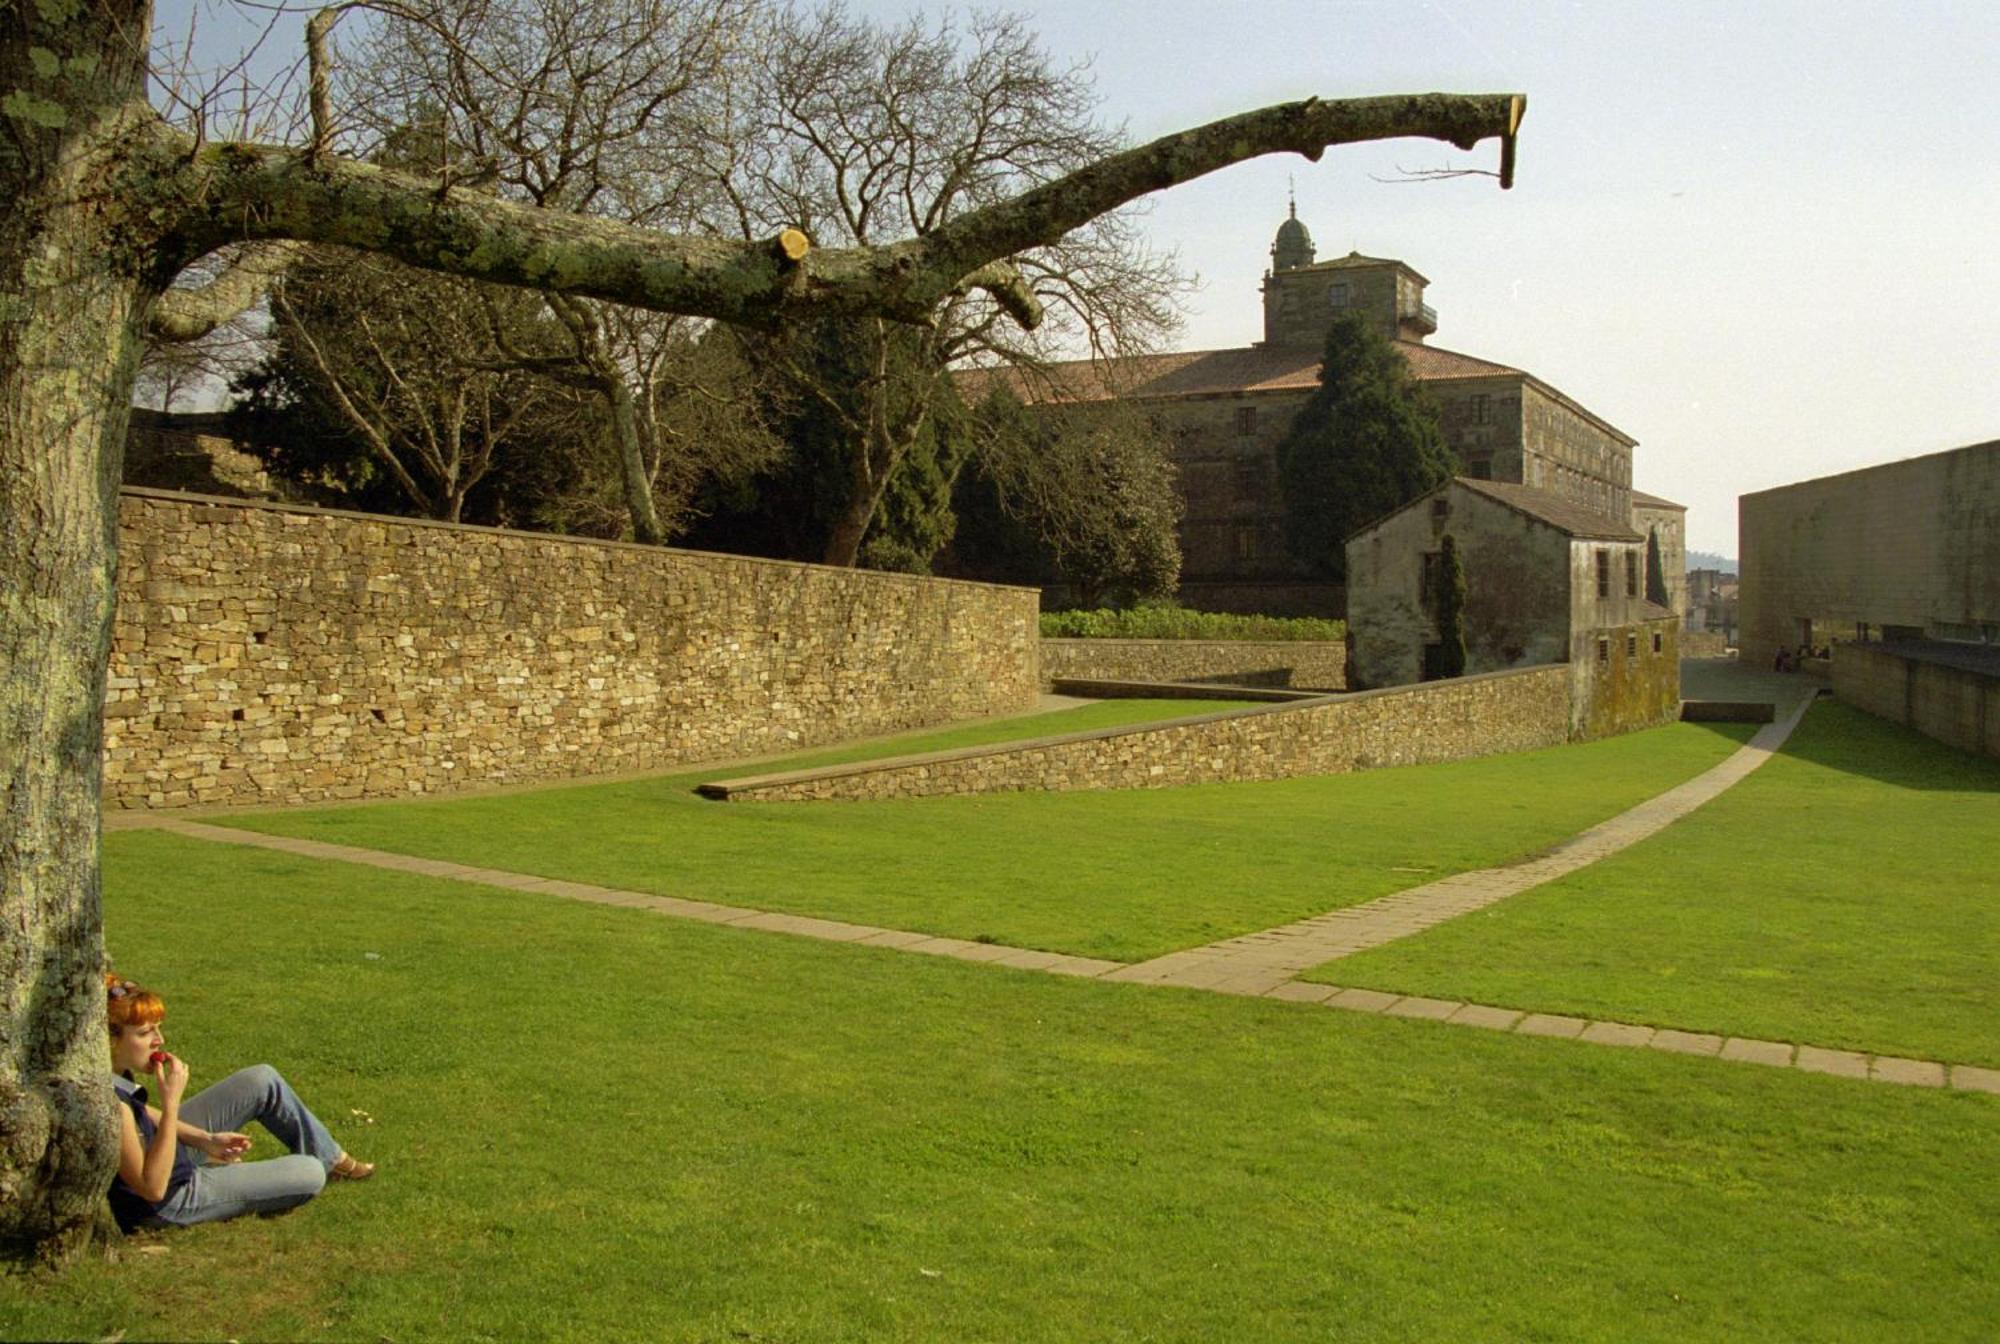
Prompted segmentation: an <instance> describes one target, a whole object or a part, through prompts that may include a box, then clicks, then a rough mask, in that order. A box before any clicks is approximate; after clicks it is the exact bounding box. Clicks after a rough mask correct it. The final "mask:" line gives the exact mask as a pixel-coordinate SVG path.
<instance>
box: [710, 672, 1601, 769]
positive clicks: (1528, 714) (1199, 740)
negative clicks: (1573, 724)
mask: <svg viewBox="0 0 2000 1344" xmlns="http://www.w3.org/2000/svg"><path fill="white" fill-rule="evenodd" d="M1568 683H1569V677H1568V672H1567V669H1565V668H1562V667H1536V668H1525V669H1522V670H1519V671H1514V672H1502V673H1496V674H1493V675H1490V676H1484V677H1462V678H1457V679H1454V680H1451V681H1433V682H1426V683H1424V684H1423V685H1420V686H1399V687H1395V688H1393V689H1391V690H1386V691H1368V692H1362V693H1359V694H1356V695H1348V696H1341V697H1338V698H1335V699H1329V700H1312V701H1306V702H1303V703H1301V704H1297V705H1279V706H1273V707H1271V708H1269V709H1239V710H1233V711H1230V712H1227V713H1223V714H1211V715H1204V716H1201V717H1198V718H1193V719H1183V720H1178V721H1176V722H1172V723H1166V724H1154V725H1147V726H1143V727H1136V728H1114V729H1105V730H1102V731H1099V732H1094V733H1078V734H1072V735H1069V736H1065V737H1060V738H1044V739H1040V740H1038V741H1032V742H1022V743H1014V744H1008V745H1005V746H998V747H977V748H970V749H967V750H963V751H953V752H938V753H934V754H931V755H927V756H912V757H904V758H902V759H901V760H892V761H877V762H872V763H867V764H861V765H853V766H833V767H829V768H826V769H822V770H811V771H801V772H797V773H794V774H787V775H770V776H763V777H753V778H745V779H738V780H727V781H717V782H716V783H714V784H709V785H703V786H702V791H703V792H704V793H708V794H710V795H711V796H716V797H726V798H729V799H731V800H734V801H753V802H803V801H811V800H819V799H869V798H912V797H920V796H930V795H936V794H964V793H1004V792H1014V791H1021V790H1044V791H1067V790H1079V789H1138V788H1146V789H1158V788H1171V787H1175V786H1178V785H1183V784H1205V783H1216V782H1221V781H1229V780H1251V779H1288V778H1293V777H1296V776H1301V775H1330V774H1345V773H1347V772H1349V771H1353V770H1366V769H1372V768H1375V767H1379V766H1390V765H1421V764H1425V763H1429V762H1434V761H1451V760H1462V759H1465V758H1467V757H1472V756H1486V755H1492V754H1495V753H1498V752H1506V751H1527V750H1531V749H1533V748H1536V747H1547V746H1554V745H1557V744H1559V743H1562V742H1565V741H1567V740H1568V738H1569V720H1570V710H1569V693H1568Z"/></svg>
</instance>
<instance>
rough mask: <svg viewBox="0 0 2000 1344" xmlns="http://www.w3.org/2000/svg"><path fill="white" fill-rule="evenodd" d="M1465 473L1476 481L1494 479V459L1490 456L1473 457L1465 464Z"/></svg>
mask: <svg viewBox="0 0 2000 1344" xmlns="http://www.w3.org/2000/svg"><path fill="white" fill-rule="evenodd" d="M1465 474H1466V475H1468V476H1470V477H1471V478H1472V479H1473V480H1475V481H1490V480H1492V479H1493V459H1492V458H1490V457H1475V458H1473V459H1472V460H1471V461H1470V462H1468V463H1466V464H1465Z"/></svg>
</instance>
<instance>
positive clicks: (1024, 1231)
mask: <svg viewBox="0 0 2000 1344" xmlns="http://www.w3.org/2000/svg"><path fill="white" fill-rule="evenodd" d="M108 857H109V864H108V869H107V879H108V881H107V890H106V916H107V927H108V931H109V936H110V940H111V945H112V947H113V950H114V951H115V952H116V953H117V955H118V963H117V964H118V965H119V966H120V967H121V968H122V969H123V970H125V971H127V972H128V973H131V974H134V975H136V976H138V977H140V978H141V979H143V980H146V981H147V982H149V983H154V984H156V985H158V987H159V988H161V989H162V990H163V991H164V992H165V993H166V995H167V998H168V1003H169V1006H170V1015H169V1018H168V1024H167V1025H168V1032H169V1039H170V1040H171V1042H172V1043H173V1045H174V1047H175V1049H176V1050H177V1051H178V1052H180V1053H182V1054H184V1055H185V1056H186V1057H187V1058H188V1059H189V1060H190V1061H191V1063H192V1066H193V1068H194V1070H195V1072H196V1082H197V1085H199V1084H200V1083H201V1082H203V1081H205V1080H210V1079H213V1078H214V1077H216V1076H218V1075H219V1073H220V1072H222V1071H223V1070H225V1069H226V1068H229V1067H233V1066H235V1065H237V1064H241V1063H246V1062H249V1061H252V1060H257V1059H269V1060H271V1061H273V1062H276V1063H278V1064H280V1066H281V1067H283V1068H284V1069H285V1071H286V1072H287V1073H288V1075H289V1076H291V1078H292V1079H293V1081H294V1082H295V1083H296V1084H297V1085H298V1086H299V1088H300V1090H301V1091H302V1093H303V1094H304V1095H305V1096H306V1098H307V1099H308V1100H309V1101H310V1102H312V1103H313V1104H314V1105H315V1106H316V1107H318V1109H319V1110H320V1112H321V1114H322V1115H323V1116H324V1117H325V1118H327V1119H328V1120H330V1121H332V1122H334V1127H335V1132H336V1133H337V1134H338V1135H339V1136H340V1137H341V1138H342V1139H343V1141H344V1142H346V1143H348V1144H350V1145H351V1146H352V1147H353V1148H354V1149H355V1151H357V1152H359V1153H361V1154H363V1155H364V1156H367V1157H371V1158H374V1159H377V1160H379V1161H380V1162H381V1163H382V1174H381V1175H380V1176H378V1177H377V1179H376V1180H375V1181H374V1182H373V1183H371V1184H370V1185H366V1186H360V1187H342V1188H336V1189H333V1190H330V1191H329V1192H328V1193H327V1194H325V1195H324V1196H322V1197H321V1198H320V1199H319V1200H317V1201H315V1202H314V1203H313V1204H311V1205H308V1206H307V1207H306V1208H304V1209H302V1210H300V1211H298V1212H296V1213H294V1214H292V1215H289V1216H287V1217H283V1218H279V1219H275V1220H269V1221H261V1220H256V1219H249V1220H244V1221H241V1222H236V1223H230V1224H225V1225H220V1226H215V1227H209V1228H203V1229H198V1230H194V1231H191V1232H182V1233H170V1234H165V1235H163V1236H159V1237H156V1238H152V1239H150V1240H149V1242H148V1243H147V1244H148V1245H149V1246H151V1247H157V1248H161V1249H160V1250H159V1251H158V1253H155V1254H144V1253H140V1254H128V1255H127V1256H126V1257H125V1258H124V1260H123V1261H122V1263H120V1264H117V1265H105V1264H103V1263H92V1264H87V1265H85V1266H83V1267H81V1268H79V1269H77V1270H75V1271H73V1272H71V1273H70V1274H69V1275H67V1276H66V1277H65V1278H63V1279H61V1280H59V1281H56V1282H47V1281H30V1280H22V1279H19V1278H10V1279H6V1280H0V1330H4V1332H5V1333H6V1334H7V1335H9V1336H10V1337H16V1338H20V1337H33V1338H44V1337H80V1338H107V1337H116V1336H117V1335H119V1334H120V1332H122V1337H123V1338H126V1339H131V1340H139V1339H152V1338H160V1337H172V1338H197V1339H201V1338H205V1339H216V1338H224V1337H229V1338H244V1339H268V1338H296V1339H378V1338H389V1339H397V1340H420V1339H428V1338H450V1339H524V1338H548V1339H578V1340H584V1339H600V1338H625V1339H636V1338H646V1339H662V1340H812V1341H847V1340H856V1341H860V1340H866V1341H896V1340H925V1341H928V1340H940V1339H950V1340H965V1341H978V1340H996V1341H998V1340H1004V1341H1009V1342H1010V1344H1011V1342H1012V1341H1037V1340H1062V1341H1067V1340H1075V1339H1092V1340H1112V1341H1117V1340H1139V1339H1151V1340H1217V1341H1240V1340H1260V1341H1264V1340H1270V1341H1283V1340H1327V1339H1339V1340H1350V1341H1375V1340H1385V1341H1386V1340H1419V1339H1426V1340H1428V1339H1495V1340H1499V1339H1510V1340H1521V1339H1536V1340H1585V1339H1607V1340H1608V1339H1616V1340H1620V1341H1648V1340H1661V1341H1675V1342H1676V1344H1685V1342H1686V1341H1698V1340H1709V1339H1714V1340H1734V1339H1779V1338H1785V1339H1813V1340H1827V1341H1839V1340H1857V1341H1859V1340H1869V1341H1873V1340H1881V1339H1897V1340H1908V1341H1917V1340H1940V1341H1942V1340H1966V1341H1971V1340H1980V1339H1985V1338H1989V1337H1990V1332H1991V1327H1992V1322H1993V1321H1994V1320H1995V1319H1996V1317H2000V1287H1996V1281H1995V1279H1994V1277H1993V1276H1992V1274H1991V1273H1990V1267H1991V1266H1992V1265H1993V1264H1994V1263H1996V1262H2000V1182H1996V1181H1995V1180H1994V1178H1993V1175H1992V1172H1991V1170H1990V1162H1989V1161H1988V1156H1989V1154H1990V1152H1991V1144H1992V1136H1993V1131H1994V1125H1995V1123H1996V1119H2000V1106H1997V1105H1996V1104H1995V1099H1994V1098H1991V1097H1985V1096H1975V1095H1968V1094H1963V1093H1959V1094H1946V1093H1937V1092H1930V1091H1924V1090H1919V1089H1906V1088H1891V1087H1883V1086H1874V1085H1867V1084H1857V1083H1851V1082H1844V1081H1840V1080H1834V1079H1827V1078H1816V1077H1811V1076H1806V1075H1798V1074H1791V1073H1778V1072H1775V1071H1770V1070H1764V1069H1757V1068H1752V1067H1748V1066H1733V1065H1728V1064H1723V1063H1721V1062H1718V1061H1710V1060H1694V1059H1687V1058H1682V1057H1673V1056H1665V1055H1660V1054H1656V1053H1654V1052H1650V1051H1622V1050H1608V1049H1602V1048H1593V1047H1587V1046H1582V1045H1578V1044H1575V1043H1570V1042H1554V1041H1545V1040H1534V1039H1525V1038H1517V1037H1502V1036H1495V1035H1489V1034H1487V1033H1483V1032H1477V1031H1469V1030H1466V1029H1463V1028H1451V1027H1442V1026H1439V1025H1436V1024H1432V1023H1419V1022H1407V1021H1400V1020H1386V1019H1376V1018H1367V1017H1361V1016H1356V1015H1351V1014H1343V1013H1337V1012H1332V1011H1329V1010H1325V1009H1313V1008H1301V1007H1298V1006H1295V1005H1287V1004H1280V1003H1274V1002H1271V1001H1265V1000H1243V999H1236V998H1231V997H1226V996H1220V995H1206V994H1198V993H1191V992H1183V991H1162V990H1152V989H1145V988H1140V987H1136V986H1118V985H1100V984H1095V983H1088V982H1077V981H1067V980H1062V979H1058V978H1055V977H1042V976H1035V975H1032V974H1030V973H1025V972H1013V971H1007V970H1003V969H1000V968H995V967H991V966H973V965H967V964H963V963H954V962H945V961H938V960H933V959H929V958H922V957H915V956H911V955H908V954H898V953H894V952H889V951H885V950H880V949H870V948H857V947H851V946H835V945H829V944H819V943H812V942H807V941H803V940H794V939H788V938H784V937H781V936H777V935H768V934H757V933H752V932H748V931H740V930H729V929H718V928H714V927H711V926H706V925H697V924H687V923H677V922H674V921H669V920H664V919H660V918H657V917H653V916H648V915H646V914H643V913H641V912H635V911H629V910H616V909H605V908H601V907H591V906H581V905H575V904H570V903H566V902H562V901H558V900H552V899H547V898H536V897H532V896H528V895H524V894H519V893H511V892H502V891H492V892H479V891H476V890H473V889H469V888H467V887H465V886H463V885H459V884H451V883H443V882H436V881H430V880H426V879H422V878H416V877H404V876H400V875H392V874H386V873H382V872H378V871H375V870H369V869H360V868H353V867H347V866H343V865H338V864H321V863H314V862H311V861H308V860H303V859H295V858H291V857H289V856H282V855H275V854H269V853H259V852H254V851H244V850H239V849H235V848H232V847H228V846H212V847H211V846H203V845H200V844H197V843H194V842H186V841H179V840H176V839H173V838H170V837H166V836H159V835H145V834H125V835H117V836H114V837H112V838H111V840H110V842H109V855H108ZM370 953H373V954H374V959H369V957H368V954H370ZM355 1108H361V1109H365V1110H367V1111H368V1112H369V1113H370V1114H371V1115H372V1116H373V1118H374V1120H375V1122H376V1123H375V1124H373V1125H372V1126H365V1127H364V1126H361V1125H359V1124H358V1123H357V1121H356V1117H354V1116H353V1115H352V1113H351V1112H352V1111H353V1110H354V1109H355Z"/></svg>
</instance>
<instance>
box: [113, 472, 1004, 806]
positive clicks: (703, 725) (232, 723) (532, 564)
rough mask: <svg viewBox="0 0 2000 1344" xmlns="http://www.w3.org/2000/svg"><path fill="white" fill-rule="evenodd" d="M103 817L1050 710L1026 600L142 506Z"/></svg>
mask: <svg viewBox="0 0 2000 1344" xmlns="http://www.w3.org/2000/svg"><path fill="white" fill-rule="evenodd" d="M119 534H120V548H121V550H120V563H119V575H118V592H119V605H118V617H117V626H116V631H115V644H114V649H113V653H112V659H111V680H110V689H109V694H108V696H107V699H106V706H105V714H106V721H105V782H104V793H105V800H106V802H107V803H108V804H109V805H111V806H115V807H175V806H181V805H185V804H190V803H203V804H248V803H261V802H305V801H319V800H327V799H339V798H359V797H370V796H387V795H410V794H425V793H434V792H439V791H444V790H450V789H454V788H459V787H464V786H468V785H478V784H497V783H513V782H520V781H526V780H541V779H556V778H563V777H568V776H576V775H588V774H596V773H602V772H609V771H621V770H633V769H649V768H656V767H661V766H669V765H674V764H678V763H683V762H693V761H701V760H715V759H719V758H725V757H733V756H743V755H750V754H755V753H760V752H767V751H774V750H782V749H787V748H792V747H800V746H808V745H812V744H815V743H820V742H828V741H833V740H836V739H841V738H847V737H853V736H859V735H865V734H872V733H883V732H892V731H895V730H898V729H904V728H912V727H919V726H923V725H926V724H934V723H942V722H946V721H949V720H953V719H963V718H971V717H977V716H983V715H990V714H998V713H1008V712H1020V711H1023V710H1026V709H1029V708H1031V707H1032V706H1033V704H1034V701H1035V696H1036V694H1037V691H1038V689H1039V687H1040V676H1039V672H1038V669H1037V656H1038V645H1039V640H1038V638H1037V635H1036V629H1035V625H1036V615H1037V602H1036V594H1035V592H1034V591H1033V590H1032V589H1024V588H1001V587H996V586H993V585H989V584H976V583H958V582H951V581H946V580H934V579H917V578H912V577H909V576H905V575H892V574H876V573H868V572H863V571H854V570H839V569H828V568H824V567H820V566H814V565H792V564H782V563H778V562H775V561H766V560H752V559H744V558H740V557H734V556H722V555H704V554H699V553H695V552H688V551H672V550H665V549H661V548H657V547H644V546H630V545H618V544H608V543H597V542H581V541H574V540H569V539H566V538H561V537H553V536H540V535H533V534H526V533H515V532H501V531H495V530H490V529H484V528H470V527H452V526H445V525H441V524H429V523H421V522H414V521H409V520H404V519H392V518H381V517H372V516H368V515H362V514H344V513H335V512H331V511H326V510H315V509H305V508H297V507H287V506H278V505H269V504H256V503H249V502H244V501H230V500H221V499H207V498H202V497H199V496H181V495H166V494H161V493H157V492H149V491H133V490H128V491H126V492H125V493H124V495H123V496H122V498H121V500H120V511H119Z"/></svg>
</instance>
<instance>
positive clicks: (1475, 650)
mask: <svg viewBox="0 0 2000 1344" xmlns="http://www.w3.org/2000/svg"><path fill="white" fill-rule="evenodd" d="M1447 535H1449V536H1451V537H1452V538H1453V540H1454V543H1455V546H1456V549H1457V552H1458V556H1459V562H1460V564H1461V565H1462V566H1463V568H1464V571H1465V575H1466V602H1465V610H1464V632H1465V642H1466V665H1465V672H1466V674H1468V675H1471V674H1475V673H1480V672H1498V671H1502V670H1505V669H1507V668H1511V667H1532V666H1535V665H1538V664H1546V663H1564V662H1566V663H1568V664H1569V667H1570V681H1571V695H1570V704H1571V706H1572V708H1571V714H1572V718H1573V721H1572V723H1571V732H1572V733H1573V734H1574V735H1575V736H1578V737H1596V736H1602V735H1604V734H1606V733H1610V732H1618V731H1624V730H1626V729H1629V728H1633V727H1638V726H1643V725H1645V724H1649V723H1661V722H1666V721H1668V720H1670V719H1672V718H1673V717H1674V715H1675V714H1676V713H1677V712H1678V710H1679V707H1680V652H1679V619H1678V618H1677V617H1676V616H1675V614H1674V613H1673V612H1672V611H1671V610H1670V609H1668V608H1666V607H1663V606H1661V605H1659V604H1657V603H1655V602H1652V601H1650V600H1648V599H1647V597H1646V538H1645V537H1644V536H1643V535H1641V534H1640V533H1639V532H1638V531H1636V530H1635V529H1634V528H1633V527H1632V525H1631V523H1630V522H1629V521H1628V520H1627V519H1621V518H1614V517H1611V516H1609V515H1607V514H1603V513H1599V512H1597V511H1595V510H1593V509H1591V508H1589V507H1588V506H1586V505H1583V504H1579V503H1577V502H1575V501H1574V500H1570V499H1566V498H1564V497H1562V496H1560V495H1557V494H1554V493H1553V492H1550V491H1547V490H1539V489H1536V488H1534V487H1532V486H1524V485H1517V484H1513V483H1511V482H1500V481H1482V480H1475V479H1472V478H1469V477H1463V476H1462V477H1459V478H1458V479H1456V480H1453V481H1448V482H1446V483H1445V484H1443V485H1441V486H1439V487H1438V488H1437V489H1435V490H1432V491H1431V492H1430V493H1428V494H1426V495H1424V496H1423V497H1422V498H1420V499H1418V500H1417V501H1415V502H1414V503H1412V504H1408V505H1406V506H1404V507H1403V508H1401V509H1398V510H1397V511H1396V512H1394V513H1392V514H1390V515H1389V516H1388V517H1387V518H1384V519H1381V520H1380V521H1378V522H1376V523H1374V524H1371V525H1370V526H1368V527H1366V528H1363V529H1362V530H1361V531H1360V532H1357V533H1356V534H1355V535H1354V537H1353V538H1352V539H1351V540H1349V541H1348V543H1347V581H1348V629H1349V636H1348V638H1349V643H1350V646H1351V648H1352V650H1353V657H1352V662H1353V677H1354V681H1355V682H1356V683H1357V684H1359V685H1362V686H1395V685H1401V684H1403V683H1406V682H1412V681H1417V680H1419V679H1421V678H1423V677H1424V676H1427V675H1431V674H1432V668H1433V667H1434V666H1435V659H1436V649H1437V646H1438V644H1439V641H1440V633H1439V630H1438V625H1437V615H1438V613H1437V611H1436V608H1435V606H1434V601H1433V598H1434V594H1435V592H1436V591H1437V589H1436V576H1437V573H1438V569H1439V566H1440V565H1441V564H1442V563H1443V541H1444V538H1445V537H1446V536H1447Z"/></svg>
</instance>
